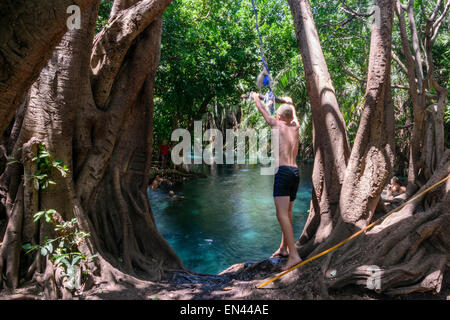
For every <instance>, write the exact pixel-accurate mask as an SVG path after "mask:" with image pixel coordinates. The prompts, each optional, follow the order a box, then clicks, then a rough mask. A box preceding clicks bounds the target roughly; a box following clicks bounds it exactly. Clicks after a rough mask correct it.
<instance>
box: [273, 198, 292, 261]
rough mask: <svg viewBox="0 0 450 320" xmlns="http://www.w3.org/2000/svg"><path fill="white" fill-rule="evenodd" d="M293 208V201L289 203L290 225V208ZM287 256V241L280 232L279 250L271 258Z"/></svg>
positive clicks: (290, 215) (290, 218) (290, 219)
mask: <svg viewBox="0 0 450 320" xmlns="http://www.w3.org/2000/svg"><path fill="white" fill-rule="evenodd" d="M293 207H294V201H291V202H289V221H290V223H291V225H292V208H293ZM288 255H289V248H288V246H287V240H286V236H285V234H284V232H281V244H280V248H279V249H278V250H277V251H275V252H274V254H273V255H272V258H273V257H280V256H281V257H287V256H288Z"/></svg>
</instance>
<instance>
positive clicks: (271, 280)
mask: <svg viewBox="0 0 450 320" xmlns="http://www.w3.org/2000/svg"><path fill="white" fill-rule="evenodd" d="M449 178H450V175H448V176H447V177H446V178H444V179H442V180H441V181H439V182H438V183H436V184H434V185H432V186H431V187H429V188H428V189H426V190H424V191H423V192H421V193H419V194H418V195H417V196H415V197H414V198H412V199H410V200H408V201H407V202H405V203H403V204H402V205H400V206H398V207H397V208H395V209H394V210H392V211H390V212H388V213H387V214H385V215H384V216H383V217H381V218H379V219H378V220H376V221H374V222H372V223H371V224H369V225H368V226H367V227H365V228H364V229H362V230H360V231H358V232H356V233H355V234H353V235H351V236H350V237H348V238H347V239H345V240H344V241H342V242H340V243H338V244H337V245H335V246H333V247H331V248H330V249H327V250H325V251H322V252H321V253H319V254H316V255H315V256H313V257H311V258H309V259H306V260H304V261H302V262H300V263H299V264H296V265H295V266H293V267H292V268H290V269H288V270H286V271H284V272H282V273H280V274H279V275H277V276H276V277H275V278H273V279H270V280H268V281H266V282H264V283H262V284H260V285H259V286H258V287H257V289H261V288H262V287H264V286H266V285H268V284H269V283H272V282H274V281H275V280H278V279H280V278H281V277H282V276H284V275H286V274H288V273H289V272H291V271H293V270H295V269H297V268H299V267H301V266H303V265H305V264H307V263H308V262H311V261H313V260H315V259H317V258H320V257H321V256H324V255H326V254H327V253H330V252H331V251H333V250H336V249H337V248H339V247H340V246H342V245H344V244H346V243H347V242H349V241H351V240H353V239H355V238H356V237H357V236H359V235H360V234H361V233H363V232H365V231H367V230H369V229H371V228H373V227H374V226H375V225H376V224H378V223H380V222H381V221H383V220H384V219H386V218H387V217H389V216H390V215H391V214H393V213H394V212H397V211H399V210H400V209H402V208H403V207H404V206H406V205H407V204H409V203H411V202H412V201H414V200H416V199H418V198H420V197H421V196H423V195H424V194H426V193H427V192H429V191H430V190H432V189H434V188H436V187H437V186H438V185H440V184H441V183H443V182H445V181H446V180H448V179H449Z"/></svg>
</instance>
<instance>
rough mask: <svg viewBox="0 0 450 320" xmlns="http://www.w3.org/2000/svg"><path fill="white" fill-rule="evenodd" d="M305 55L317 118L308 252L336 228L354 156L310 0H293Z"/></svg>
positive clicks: (303, 239) (303, 250) (305, 237)
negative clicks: (348, 168) (351, 156)
mask: <svg viewBox="0 0 450 320" xmlns="http://www.w3.org/2000/svg"><path fill="white" fill-rule="evenodd" d="M289 5H290V7H291V11H292V15H293V17H294V24H295V32H296V36H297V41H298V45H299V47H300V52H301V55H302V61H303V66H304V69H305V76H306V87H307V90H308V96H309V100H310V104H311V114H312V119H313V140H314V141H313V144H314V170H313V175H312V182H313V192H312V201H311V206H310V213H309V216H308V220H307V222H306V225H305V228H304V229H303V232H302V234H301V236H300V239H299V241H298V245H300V246H301V247H300V254H301V256H306V255H308V254H309V253H311V251H312V250H313V249H314V248H315V247H317V246H318V245H319V244H320V243H322V242H323V241H324V240H325V239H326V238H327V237H328V236H329V235H330V234H331V232H332V230H333V228H334V227H335V225H336V223H337V221H338V219H339V196H340V192H341V187H342V183H343V181H344V173H345V169H346V167H347V162H348V159H349V156H350V145H349V142H348V138H347V129H346V125H345V121H344V118H343V116H342V114H341V111H340V109H339V105H338V102H337V98H336V94H335V91H334V88H333V84H332V82H331V78H330V74H329V72H328V67H327V64H326V61H325V57H324V55H323V52H322V48H321V46H320V41H319V35H318V34H317V30H316V27H315V24H314V20H313V16H312V12H311V7H310V4H309V1H308V0H289Z"/></svg>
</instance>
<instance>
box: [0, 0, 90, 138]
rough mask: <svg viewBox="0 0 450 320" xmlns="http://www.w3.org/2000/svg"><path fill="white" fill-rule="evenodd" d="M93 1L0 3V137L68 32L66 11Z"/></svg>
mask: <svg viewBox="0 0 450 320" xmlns="http://www.w3.org/2000/svg"><path fill="white" fill-rule="evenodd" d="M93 2H94V0H75V1H73V0H51V1H41V0H5V1H2V2H1V3H0V12H1V16H0V135H2V134H3V132H4V131H5V130H6V128H7V127H8V125H9V124H10V122H11V120H12V119H13V117H14V113H15V112H16V109H17V108H18V107H19V105H20V104H21V103H22V102H23V99H24V96H25V94H26V92H27V91H28V90H29V88H30V87H31V85H32V84H33V82H34V81H35V80H36V79H37V77H38V76H39V73H40V71H41V70H42V68H43V67H44V66H45V64H46V63H47V60H48V59H49V58H50V56H51V54H52V51H53V48H54V47H55V46H56V45H57V44H58V43H59V41H60V40H61V38H62V36H63V35H64V33H65V32H66V31H67V24H66V21H67V19H68V18H69V16H70V15H69V14H68V13H67V8H68V7H69V6H70V5H78V6H79V7H80V9H81V11H84V10H85V9H86V8H87V7H88V6H90V5H91V4H92V3H93Z"/></svg>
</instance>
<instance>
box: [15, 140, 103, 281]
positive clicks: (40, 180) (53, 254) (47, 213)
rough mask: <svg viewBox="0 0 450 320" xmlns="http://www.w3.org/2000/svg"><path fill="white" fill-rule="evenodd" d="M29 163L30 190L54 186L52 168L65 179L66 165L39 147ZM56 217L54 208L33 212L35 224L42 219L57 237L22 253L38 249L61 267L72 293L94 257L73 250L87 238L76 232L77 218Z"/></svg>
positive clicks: (77, 230) (77, 229) (24, 246)
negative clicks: (33, 168) (33, 167)
mask: <svg viewBox="0 0 450 320" xmlns="http://www.w3.org/2000/svg"><path fill="white" fill-rule="evenodd" d="M32 161H33V162H36V164H37V170H36V172H35V173H34V174H33V175H32V176H31V177H28V179H33V183H34V187H35V188H36V189H37V190H39V189H45V188H47V187H48V185H50V184H56V183H55V182H53V181H52V180H50V178H49V177H50V176H51V173H52V170H53V169H56V170H58V171H59V172H60V174H61V175H62V176H63V177H66V175H67V173H68V172H69V170H68V169H67V166H66V165H65V164H63V163H62V161H60V160H56V161H53V160H52V157H51V155H50V153H49V152H48V151H47V150H46V148H45V145H43V144H41V145H39V146H38V152H37V155H36V157H34V158H33V159H32ZM58 216H59V214H58V213H57V211H56V210H55V209H48V210H43V211H39V212H37V213H35V214H34V215H33V222H38V221H39V220H41V219H42V218H43V219H44V220H45V223H49V224H52V225H53V227H54V231H55V233H56V234H57V237H56V238H53V239H49V238H48V237H45V238H44V243H43V244H42V245H38V244H31V243H26V244H24V245H23V246H22V248H23V249H24V250H25V253H26V254H29V253H30V252H33V251H35V250H39V252H40V254H41V255H42V256H44V257H48V258H49V260H50V261H51V262H52V263H53V264H54V265H61V266H62V267H63V268H64V274H63V275H62V277H63V278H68V281H67V282H66V283H65V287H66V288H68V289H69V290H74V289H78V288H79V277H78V270H79V269H80V268H81V267H82V266H83V265H84V264H86V263H88V262H91V261H92V259H93V258H95V257H96V255H94V256H91V257H89V258H88V257H86V256H85V255H84V254H82V253H81V252H79V251H78V250H77V248H78V246H79V245H80V243H81V242H82V241H83V239H85V238H86V237H89V234H88V233H86V232H84V231H80V230H79V225H78V221H77V219H76V218H74V219H71V220H70V221H63V220H62V218H58Z"/></svg>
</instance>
